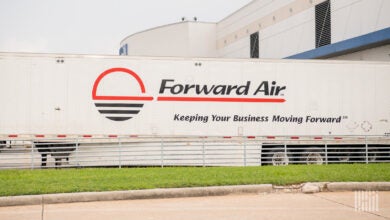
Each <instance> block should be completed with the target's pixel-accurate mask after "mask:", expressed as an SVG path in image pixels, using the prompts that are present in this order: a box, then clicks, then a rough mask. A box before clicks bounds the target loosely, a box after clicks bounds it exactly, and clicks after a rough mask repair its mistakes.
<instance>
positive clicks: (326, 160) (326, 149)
mask: <svg viewBox="0 0 390 220" xmlns="http://www.w3.org/2000/svg"><path fill="white" fill-rule="evenodd" d="M325 164H326V165H328V143H327V142H326V141H325Z"/></svg>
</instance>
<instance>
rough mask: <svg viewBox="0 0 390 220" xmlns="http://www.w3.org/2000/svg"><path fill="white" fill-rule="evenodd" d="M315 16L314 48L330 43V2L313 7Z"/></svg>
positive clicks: (328, 0)
mask: <svg viewBox="0 0 390 220" xmlns="http://www.w3.org/2000/svg"><path fill="white" fill-rule="evenodd" d="M315 14H316V15H315V16H316V48H317V47H322V46H325V45H328V44H330V43H331V28H330V25H331V18H330V0H327V1H324V2H322V3H320V4H318V5H316V6H315Z"/></svg>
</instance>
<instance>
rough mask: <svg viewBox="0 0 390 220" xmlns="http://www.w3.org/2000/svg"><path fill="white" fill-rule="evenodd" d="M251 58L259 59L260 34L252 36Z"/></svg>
mask: <svg viewBox="0 0 390 220" xmlns="http://www.w3.org/2000/svg"><path fill="white" fill-rule="evenodd" d="M250 38H251V48H250V50H251V51H250V57H251V58H259V32H256V33H253V34H251V37H250Z"/></svg>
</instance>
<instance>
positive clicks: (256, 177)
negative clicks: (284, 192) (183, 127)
mask: <svg viewBox="0 0 390 220" xmlns="http://www.w3.org/2000/svg"><path fill="white" fill-rule="evenodd" d="M327 181H329V182H347V181H356V182H373V181H390V163H383V164H368V165H367V164H335V165H322V166H319V165H290V166H279V167H274V166H263V167H166V168H122V169H118V168H85V169H57V170H56V169H47V170H1V171H0V196H15V195H36V194H50V193H71V192H100V191H117V190H138V189H154V188H180V187H198V186H222V185H247V184H265V183H268V184H276V185H290V184H297V183H303V182H327Z"/></svg>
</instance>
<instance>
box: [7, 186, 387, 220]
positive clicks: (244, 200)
mask: <svg viewBox="0 0 390 220" xmlns="http://www.w3.org/2000/svg"><path fill="white" fill-rule="evenodd" d="M377 197H378V206H377V208H378V209H377V210H371V211H370V210H366V211H364V210H361V211H359V209H357V207H356V204H357V203H356V194H355V193H354V192H320V193H314V194H304V193H258V194H245V195H227V196H209V197H182V198H166V199H142V200H121V201H103V202H84V203H65V204H44V205H33V206H9V207H0V219H1V220H24V219H26V220H27V219H28V220H65V219H72V220H77V219H83V220H107V219H115V220H122V219H123V220H124V219H126V220H127V219H132V220H134V219H157V220H158V219H162V220H164V219H167V220H168V219H169V220H176V219H180V220H182V219H189V220H193V219H202V220H203V219H227V220H230V219H239V220H251V219H256V220H257V219H281V220H283V219H300V220H305V219H316V220H321V219H332V220H337V219H342V220H345V219H354V220H360V219H390V192H388V191H386V192H385V191H382V192H377ZM363 202H364V201H363Z"/></svg>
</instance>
